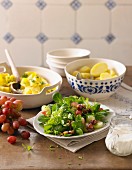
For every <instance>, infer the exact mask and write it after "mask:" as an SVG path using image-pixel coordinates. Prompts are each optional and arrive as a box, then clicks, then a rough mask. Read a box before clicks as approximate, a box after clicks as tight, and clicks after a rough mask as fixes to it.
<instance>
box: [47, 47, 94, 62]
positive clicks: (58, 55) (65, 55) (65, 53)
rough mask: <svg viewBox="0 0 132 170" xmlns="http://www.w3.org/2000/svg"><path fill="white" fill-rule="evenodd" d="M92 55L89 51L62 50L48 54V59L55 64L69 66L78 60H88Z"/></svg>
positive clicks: (76, 49) (77, 49)
mask: <svg viewBox="0 0 132 170" xmlns="http://www.w3.org/2000/svg"><path fill="white" fill-rule="evenodd" d="M90 53H91V52H90V51H89V50H87V49H80V48H62V49H56V50H53V51H50V52H48V53H47V59H48V60H50V61H52V62H54V63H60V64H67V63H69V62H71V61H74V60H77V59H81V58H88V57H89V56H90Z"/></svg>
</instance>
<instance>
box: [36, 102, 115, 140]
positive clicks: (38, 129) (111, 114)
mask: <svg viewBox="0 0 132 170" xmlns="http://www.w3.org/2000/svg"><path fill="white" fill-rule="evenodd" d="M101 108H103V109H109V111H110V113H109V114H108V116H107V117H106V120H107V123H106V124H105V125H104V127H102V128H100V129H97V130H95V131H93V132H89V133H84V134H83V135H78V136H70V137H65V136H57V135H51V134H46V133H44V129H43V127H42V126H40V125H39V123H40V122H39V121H38V117H39V116H40V115H41V112H39V113H38V114H37V115H36V116H35V118H34V120H33V127H34V129H35V130H36V131H37V132H38V133H39V134H41V135H43V136H46V137H50V138H56V139H75V138H76V139H77V138H83V137H86V136H91V135H95V134H98V133H100V132H103V131H105V130H106V129H108V128H109V125H110V120H111V118H112V117H113V116H114V114H115V113H114V111H113V110H112V109H110V108H108V107H107V106H105V105H102V104H101Z"/></svg>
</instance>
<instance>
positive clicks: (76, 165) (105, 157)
mask: <svg viewBox="0 0 132 170" xmlns="http://www.w3.org/2000/svg"><path fill="white" fill-rule="evenodd" d="M124 82H125V83H127V84H129V85H130V86H132V66H131V67H127V72H126V76H125V79H124ZM60 92H61V93H62V94H63V95H67V96H68V95H72V94H75V93H74V91H73V90H72V89H71V88H70V86H69V85H68V83H67V81H66V79H63V86H62V89H61V91H60ZM31 102H32V101H31ZM39 111H40V108H36V109H31V110H23V111H22V115H23V117H25V118H30V117H33V116H35V115H36V114H37V113H38V112H39ZM26 129H27V128H26ZM28 130H29V131H30V133H31V137H30V140H22V139H21V138H18V141H17V143H16V144H15V145H11V144H9V143H8V142H7V140H6V139H7V134H5V133H2V132H0V169H1V170H40V169H41V170H42V169H43V170H60V169H61V170H66V169H72V170H73V169H74V170H75V169H83V170H86V169H90V170H92V169H95V170H97V169H100V170H104V169H107V170H108V169H121V170H127V169H132V155H130V156H128V157H117V156H115V155H113V154H111V153H110V152H109V151H108V150H107V148H106V146H105V143H104V139H102V140H100V141H98V142H94V143H92V144H90V145H88V146H86V147H84V148H83V149H81V150H79V151H78V152H76V153H72V152H70V151H68V150H66V149H64V148H62V147H60V146H58V145H57V144H55V143H54V142H52V141H50V140H49V139H47V138H46V137H43V136H41V135H39V134H38V133H36V132H35V131H33V130H31V129H28ZM22 144H25V145H30V146H32V147H33V149H32V151H27V150H25V149H24V148H23V147H22ZM51 146H54V148H53V149H52V148H51Z"/></svg>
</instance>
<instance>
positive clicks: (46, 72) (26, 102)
mask: <svg viewBox="0 0 132 170" xmlns="http://www.w3.org/2000/svg"><path fill="white" fill-rule="evenodd" d="M0 65H1V66H4V68H5V70H6V72H8V73H10V74H11V70H10V67H9V66H8V65H7V64H6V63H1V64H0ZM17 69H18V72H19V74H20V76H22V75H23V74H24V72H26V71H33V72H36V73H38V74H39V75H41V76H42V77H44V78H46V79H47V80H48V82H49V83H50V84H51V85H50V86H47V87H45V88H44V89H43V90H42V91H41V92H40V93H39V94H13V93H7V92H2V91H0V96H7V97H15V98H16V99H19V100H22V101H23V108H24V109H31V108H36V107H40V106H42V105H44V104H48V103H50V102H52V95H53V94H54V93H55V92H58V91H59V90H60V88H61V85H62V77H61V76H60V75H59V74H58V73H56V72H54V71H52V70H50V69H47V68H43V67H36V66H21V67H17ZM55 87H56V88H55ZM53 88H55V90H54V91H52V92H50V93H47V90H50V89H53Z"/></svg>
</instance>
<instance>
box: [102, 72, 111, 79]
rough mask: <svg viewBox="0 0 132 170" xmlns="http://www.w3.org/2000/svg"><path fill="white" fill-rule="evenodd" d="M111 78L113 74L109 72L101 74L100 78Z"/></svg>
mask: <svg viewBox="0 0 132 170" xmlns="http://www.w3.org/2000/svg"><path fill="white" fill-rule="evenodd" d="M111 78H112V76H111V75H110V74H109V73H107V72H105V73H101V74H100V80H106V79H111Z"/></svg>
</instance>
